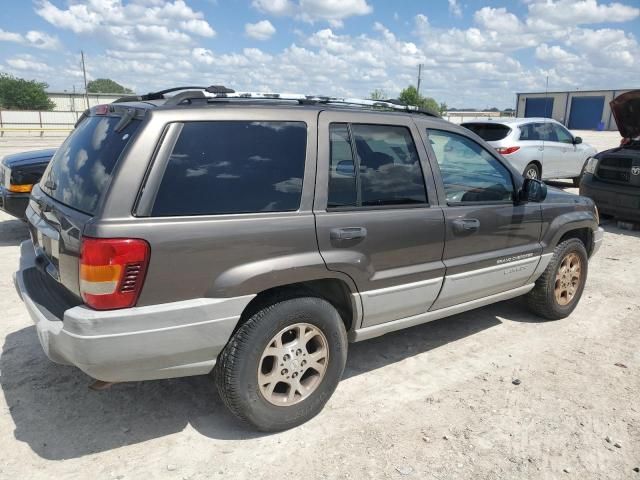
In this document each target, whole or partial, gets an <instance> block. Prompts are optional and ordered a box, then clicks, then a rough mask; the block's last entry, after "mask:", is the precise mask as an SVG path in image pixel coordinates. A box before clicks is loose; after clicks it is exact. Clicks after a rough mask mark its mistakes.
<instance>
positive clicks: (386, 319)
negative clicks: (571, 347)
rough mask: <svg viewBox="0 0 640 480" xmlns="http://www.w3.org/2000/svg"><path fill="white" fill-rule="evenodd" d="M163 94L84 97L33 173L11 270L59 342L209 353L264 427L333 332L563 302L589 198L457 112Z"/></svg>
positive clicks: (134, 373) (595, 239)
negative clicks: (506, 155) (458, 121)
mask: <svg viewBox="0 0 640 480" xmlns="http://www.w3.org/2000/svg"><path fill="white" fill-rule="evenodd" d="M165 93H168V92H164V93H163V92H160V93H158V94H150V95H147V96H144V97H140V98H138V99H134V100H132V99H127V101H125V102H119V103H114V104H111V105H102V106H98V107H94V108H93V109H92V110H91V111H90V112H88V114H87V115H86V117H85V118H84V119H83V120H82V121H81V122H80V124H79V125H78V126H77V128H76V129H75V131H74V132H73V133H72V134H71V135H70V136H69V138H68V139H67V140H66V141H65V142H64V144H63V145H62V146H61V147H60V148H59V149H58V151H57V152H56V154H55V157H54V158H53V160H52V161H51V163H50V165H49V167H48V169H47V171H46V172H45V173H44V175H43V177H42V180H41V182H40V184H39V185H38V186H36V187H35V188H34V189H33V193H32V197H31V201H30V204H29V207H28V210H27V218H28V221H29V226H30V231H31V240H29V241H26V242H24V243H23V244H22V246H21V249H22V256H21V259H20V269H19V271H18V272H17V274H16V285H17V288H18V291H19V293H20V295H21V297H22V299H23V300H24V303H25V305H26V307H27V309H28V311H29V313H30V314H31V316H32V318H33V320H34V321H35V323H36V326H37V332H38V336H39V338H40V342H41V344H42V346H43V348H44V350H45V352H46V353H47V355H48V356H49V358H51V359H52V360H53V361H55V362H59V363H64V364H72V365H76V366H77V367H79V368H80V369H82V370H83V371H85V372H86V373H87V374H88V375H90V376H92V377H94V378H96V379H99V380H103V381H106V382H122V381H129V380H148V379H158V378H168V377H176V376H184V375H198V374H207V373H210V372H212V371H214V373H215V377H216V381H217V384H218V388H219V391H220V394H221V396H222V398H223V399H224V401H225V403H226V404H227V405H228V406H229V408H230V409H231V410H232V411H233V412H234V413H235V414H236V415H237V416H238V417H240V418H241V419H244V420H246V421H248V422H250V423H251V424H253V425H254V426H255V427H257V428H258V429H261V430H279V429H285V428H290V427H293V426H295V425H298V424H300V423H302V422H304V421H305V420H307V419H309V418H311V417H313V416H314V415H316V414H317V413H318V412H319V411H320V410H321V409H322V407H323V405H324V404H325V403H326V402H327V400H328V399H329V397H330V396H331V394H332V392H333V391H334V389H335V388H336V386H337V385H338V382H339V380H340V377H341V375H342V372H343V369H344V366H345V361H346V357H347V345H348V342H349V341H351V342H353V341H359V340H365V339H368V338H372V337H375V336H379V335H383V334H385V333H388V332H392V331H394V330H399V329H402V328H407V327H411V326H414V325H418V324H420V323H424V322H428V321H431V320H435V319H438V318H442V317H446V316H449V315H453V314H456V313H459V312H463V311H465V310H470V309H473V308H476V307H480V306H483V305H487V304H490V303H493V302H498V301H500V300H505V299H508V298H512V297H516V296H519V295H526V296H527V299H528V303H529V305H530V306H531V307H532V308H533V310H534V311H535V312H537V313H538V314H539V315H541V316H543V317H544V318H548V319H558V318H562V317H565V316H567V315H569V314H570V313H571V312H572V311H573V309H574V308H575V306H576V304H577V303H578V301H579V299H580V296H581V294H582V290H583V288H584V285H585V281H586V277H587V268H588V257H589V256H590V255H593V253H595V251H596V250H597V249H598V247H599V245H600V242H601V239H602V231H601V230H599V229H598V220H597V213H596V210H595V207H594V205H593V202H592V201H591V200H589V199H587V198H583V197H579V196H575V195H569V194H566V193H564V192H562V191H560V190H555V189H551V188H549V190H548V192H547V189H546V186H545V185H544V184H543V183H541V182H540V181H538V180H533V179H527V180H523V178H522V176H521V175H520V173H519V172H517V171H515V170H514V169H513V168H512V167H511V166H510V165H509V164H508V163H507V162H506V161H505V160H504V159H503V158H502V157H500V156H499V155H498V154H497V153H496V152H495V150H494V149H492V148H491V147H490V146H488V145H487V144H486V143H485V142H484V141H483V140H482V139H480V138H479V137H478V136H476V135H475V134H473V133H471V132H470V131H469V130H467V129H465V128H462V127H459V126H456V125H454V124H451V123H448V122H446V121H444V120H441V119H439V118H434V117H432V116H430V115H427V114H424V113H421V112H418V111H415V110H412V109H411V108H410V107H406V106H398V105H397V104H394V103H390V102H374V101H360V102H355V101H344V100H339V99H332V98H323V97H302V96H300V97H297V96H295V97H283V96H275V95H268V96H256V95H254V94H234V93H231V92H230V91H229V90H228V89H225V90H223V91H221V89H220V87H215V88H208V89H206V90H205V89H203V90H195V91H193V90H190V91H186V92H182V93H178V94H176V95H174V96H173V97H170V98H165Z"/></svg>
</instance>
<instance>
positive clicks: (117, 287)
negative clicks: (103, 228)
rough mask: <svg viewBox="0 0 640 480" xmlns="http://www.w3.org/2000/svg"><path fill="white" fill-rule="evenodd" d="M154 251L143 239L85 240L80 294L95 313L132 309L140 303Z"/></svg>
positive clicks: (83, 240) (81, 255)
mask: <svg viewBox="0 0 640 480" xmlns="http://www.w3.org/2000/svg"><path fill="white" fill-rule="evenodd" d="M150 254H151V249H150V247H149V244H148V243H147V242H145V241H144V240H139V239H129V238H89V237H84V238H83V239H82V252H81V254H80V294H81V295H82V299H83V300H84V302H85V303H86V304H87V305H88V306H89V307H91V308H95V309H96V310H114V309H117V308H128V307H133V306H134V305H135V304H136V302H137V301H138V297H139V296H140V291H141V290H142V284H143V283H144V277H145V274H146V272H147V266H148V265H149V257H150Z"/></svg>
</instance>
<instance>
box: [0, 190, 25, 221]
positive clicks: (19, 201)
mask: <svg viewBox="0 0 640 480" xmlns="http://www.w3.org/2000/svg"><path fill="white" fill-rule="evenodd" d="M27 205H29V194H28V193H26V194H25V193H12V192H9V191H8V190H7V189H6V188H4V187H2V186H0V210H3V211H5V212H7V213H8V214H9V215H12V216H14V217H17V218H20V219H24V214H25V211H26V210H27Z"/></svg>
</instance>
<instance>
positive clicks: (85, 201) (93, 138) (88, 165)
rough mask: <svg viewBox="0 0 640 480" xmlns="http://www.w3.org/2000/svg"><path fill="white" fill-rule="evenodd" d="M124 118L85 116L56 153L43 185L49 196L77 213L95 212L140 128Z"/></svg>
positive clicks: (138, 124) (43, 178) (134, 122)
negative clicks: (125, 148) (127, 147)
mask: <svg viewBox="0 0 640 480" xmlns="http://www.w3.org/2000/svg"><path fill="white" fill-rule="evenodd" d="M120 121H121V117H107V116H94V117H85V119H84V120H82V121H81V122H80V123H79V124H78V126H77V127H76V129H75V130H74V131H73V132H71V134H70V135H69V136H68V137H67V139H66V140H65V141H64V143H63V144H62V145H61V146H60V148H59V149H58V150H57V151H56V153H55V155H54V156H53V158H52V159H51V162H50V163H49V166H48V167H47V170H46V171H45V173H44V174H43V176H42V180H41V181H40V186H41V187H42V190H43V191H44V192H45V193H47V194H48V195H49V196H51V197H53V198H54V199H56V200H58V201H59V202H62V203H64V204H65V205H68V206H70V207H72V208H75V209H76V210H80V211H81V212H85V213H88V214H90V215H91V214H93V213H95V210H96V207H97V206H98V201H99V200H100V197H101V196H102V194H103V192H104V191H105V190H106V188H107V186H108V185H109V182H110V181H111V174H112V172H113V169H114V167H115V165H116V162H117V161H118V158H119V157H120V154H121V153H122V151H123V150H124V147H125V146H126V145H127V143H129V141H130V140H131V137H132V135H133V134H134V132H135V131H136V130H137V129H138V127H139V126H140V121H139V120H131V121H129V122H128V123H127V124H126V126H124V127H122V125H120V128H118V131H116V127H117V126H118V124H119V123H120Z"/></svg>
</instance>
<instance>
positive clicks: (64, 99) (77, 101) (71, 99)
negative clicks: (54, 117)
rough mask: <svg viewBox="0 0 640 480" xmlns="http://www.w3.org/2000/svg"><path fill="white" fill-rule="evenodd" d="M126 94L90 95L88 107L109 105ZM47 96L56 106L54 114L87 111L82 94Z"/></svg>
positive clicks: (85, 101) (53, 94)
mask: <svg viewBox="0 0 640 480" xmlns="http://www.w3.org/2000/svg"><path fill="white" fill-rule="evenodd" d="M125 95H126V94H122V93H90V94H89V95H88V97H89V105H88V106H89V107H93V106H95V105H99V104H101V103H111V102H113V101H115V100H117V99H118V98H120V97H124V96H125ZM47 96H48V97H49V99H50V100H51V101H53V103H55V104H56V106H55V107H54V108H53V111H54V112H84V111H85V110H86V109H87V98H86V97H85V95H84V93H78V92H76V93H72V92H47Z"/></svg>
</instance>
